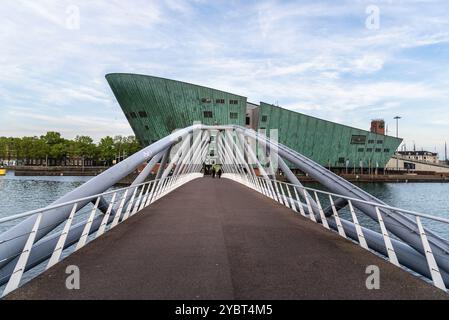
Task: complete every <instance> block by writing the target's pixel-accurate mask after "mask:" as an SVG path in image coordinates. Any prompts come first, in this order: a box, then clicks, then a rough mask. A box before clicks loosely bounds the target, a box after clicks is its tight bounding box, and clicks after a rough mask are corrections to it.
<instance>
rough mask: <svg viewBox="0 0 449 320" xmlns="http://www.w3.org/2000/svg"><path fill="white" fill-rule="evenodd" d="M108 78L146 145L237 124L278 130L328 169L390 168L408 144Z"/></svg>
mask: <svg viewBox="0 0 449 320" xmlns="http://www.w3.org/2000/svg"><path fill="white" fill-rule="evenodd" d="M106 79H107V81H108V83H109V85H110V87H111V89H112V91H113V93H114V95H115V97H116V98H117V100H118V102H119V104H120V107H121V108H122V110H123V112H124V114H125V116H126V118H127V119H128V121H129V123H130V125H131V127H132V129H133V131H134V133H135V135H136V137H137V138H138V140H139V141H140V142H141V144H142V145H149V144H151V143H153V142H154V141H157V140H159V139H161V138H163V137H164V136H166V135H168V134H170V133H171V132H172V131H173V130H175V129H177V128H183V127H186V126H189V125H192V123H193V122H195V121H200V122H201V123H204V124H208V125H215V124H216V125H226V124H236V125H241V126H247V127H250V128H253V129H255V130H261V131H264V132H266V134H267V135H268V136H270V134H273V132H274V133H275V134H277V135H278V139H279V142H281V143H283V144H285V145H286V146H288V147H290V148H292V149H294V150H296V151H298V152H300V153H302V154H303V155H305V156H307V157H309V158H311V159H313V160H314V161H316V162H318V163H319V164H321V165H323V166H326V167H331V168H353V167H357V168H359V167H364V168H368V167H371V168H384V167H385V165H386V163H387V162H388V160H389V159H390V158H391V157H392V155H393V154H394V152H395V151H396V149H397V148H398V146H399V145H400V143H401V142H402V139H398V138H395V137H390V136H386V135H384V134H379V133H375V132H370V131H366V130H362V129H357V128H353V127H349V126H346V125H341V124H338V123H334V122H330V121H326V120H322V119H318V118H315V117H311V116H308V115H305V114H302V113H298V112H294V111H291V110H287V109H284V108H281V107H278V106H274V105H271V104H267V103H264V102H261V103H260V104H259V105H257V104H254V103H249V102H248V101H247V98H246V97H243V96H240V95H236V94H232V93H228V92H224V91H221V90H216V89H212V88H207V87H203V86H198V85H194V84H190V83H185V82H180V81H175V80H170V79H164V78H159V77H153V76H145V75H137V74H123V73H114V74H108V75H106ZM273 130H277V131H273Z"/></svg>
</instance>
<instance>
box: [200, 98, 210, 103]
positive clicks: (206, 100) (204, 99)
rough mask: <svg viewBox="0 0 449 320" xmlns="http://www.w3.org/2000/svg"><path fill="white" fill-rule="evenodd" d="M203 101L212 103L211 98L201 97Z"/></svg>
mask: <svg viewBox="0 0 449 320" xmlns="http://www.w3.org/2000/svg"><path fill="white" fill-rule="evenodd" d="M201 102H202V103H210V102H211V100H210V99H209V98H202V99H201Z"/></svg>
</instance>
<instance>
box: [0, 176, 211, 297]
mask: <svg viewBox="0 0 449 320" xmlns="http://www.w3.org/2000/svg"><path fill="white" fill-rule="evenodd" d="M201 176H202V174H200V173H197V172H189V173H182V174H177V175H169V176H166V177H163V178H161V179H155V180H151V181H147V182H143V183H139V184H134V185H131V186H128V187H125V188H115V189H112V190H109V191H107V192H103V193H101V194H95V195H91V196H88V197H84V198H80V199H75V200H72V201H68V202H65V203H60V204H57V205H52V206H48V207H45V208H41V209H37V210H32V211H28V212H25V213H21V214H16V215H12V216H9V217H6V218H2V219H0V230H1V229H7V228H8V227H10V226H11V225H15V224H17V223H18V221H20V220H21V219H24V218H27V217H31V216H35V217H36V218H35V221H34V224H33V227H32V229H31V230H28V231H27V232H24V233H22V234H20V235H15V237H14V238H17V237H23V238H24V239H26V241H25V245H24V246H23V248H22V250H21V252H20V253H19V254H17V253H16V254H12V255H11V256H9V257H7V258H5V259H3V260H2V261H0V262H14V261H17V262H16V263H12V264H11V265H12V266H13V270H9V271H8V270H6V272H4V273H2V274H0V284H2V283H6V286H4V290H3V293H2V296H5V295H7V294H8V293H10V292H11V291H13V290H15V289H16V288H18V287H19V286H20V285H21V284H23V283H24V282H26V281H28V280H30V279H31V278H33V277H35V276H36V275H38V274H40V273H41V272H43V271H45V270H47V269H48V268H50V267H52V266H53V265H55V264H56V263H58V262H59V261H61V260H62V259H63V258H65V257H67V256H68V255H70V254H72V253H73V252H75V251H77V250H79V249H81V248H82V247H84V246H85V245H86V244H87V243H89V242H90V241H93V240H95V239H96V238H98V237H100V236H102V235H103V234H104V233H106V232H108V231H110V230H111V229H113V228H114V227H116V226H117V225H118V224H119V223H122V222H124V221H125V220H127V219H128V218H129V217H131V216H133V215H135V214H137V213H139V212H140V211H141V210H142V209H144V208H146V207H147V206H149V205H151V204H152V203H154V202H155V201H157V200H158V199H160V198H162V197H164V196H165V195H167V194H168V193H170V192H172V191H173V190H175V189H176V188H178V187H180V186H181V185H183V184H185V183H187V182H189V181H191V180H193V179H196V178H199V177H201ZM86 201H88V202H91V205H90V206H84V204H85V203H86ZM81 206H84V207H83V208H82V209H80V210H77V209H79V207H81ZM61 208H70V210H71V213H70V215H69V217H68V218H67V219H66V220H65V221H64V222H62V223H61V224H60V225H59V226H58V227H57V228H56V229H54V230H53V231H51V232H50V233H49V234H48V235H47V236H46V237H44V238H42V239H40V240H38V241H35V240H36V234H37V232H38V230H43V231H45V229H46V228H49V227H46V226H45V225H43V223H44V222H43V220H42V217H43V215H45V214H53V213H54V212H55V210H54V209H61ZM51 228H52V229H53V226H52V227H51ZM12 240H14V239H4V240H2V241H1V242H0V248H1V247H2V246H6V245H7V244H8V242H9V241H12ZM48 248H51V249H50V250H48ZM42 251H48V252H49V253H50V254H47V255H45V254H42ZM0 288H1V287H0ZM0 292H1V291H0Z"/></svg>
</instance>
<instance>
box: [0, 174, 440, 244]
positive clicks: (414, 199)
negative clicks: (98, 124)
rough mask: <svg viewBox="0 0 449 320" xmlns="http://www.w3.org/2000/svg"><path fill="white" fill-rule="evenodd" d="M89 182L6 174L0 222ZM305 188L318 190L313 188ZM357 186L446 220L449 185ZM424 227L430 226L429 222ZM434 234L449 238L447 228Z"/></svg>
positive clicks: (2, 180)
mask: <svg viewBox="0 0 449 320" xmlns="http://www.w3.org/2000/svg"><path fill="white" fill-rule="evenodd" d="M90 178H91V177H66V176H61V177H16V176H14V173H13V172H8V173H7V175H6V176H3V177H0V218H1V217H6V216H9V215H13V214H17V213H22V212H25V211H28V210H33V209H37V208H41V207H44V206H46V205H49V204H50V203H52V202H53V201H54V200H56V199H58V198H59V197H61V196H63V195H64V194H66V193H67V192H68V191H70V190H73V189H75V188H76V187H78V186H80V185H81V184H83V183H84V182H86V181H87V180H89V179H90ZM306 186H309V187H313V188H315V187H316V188H318V189H319V186H318V185H316V184H310V183H309V184H306ZM358 186H359V187H361V188H362V189H364V190H366V191H368V192H369V193H371V194H373V195H374V196H376V197H377V198H379V199H381V200H383V201H384V202H386V203H387V204H389V205H391V206H394V207H399V208H403V209H409V210H413V211H418V212H422V213H427V214H432V215H438V216H442V217H446V218H449V183H359V184H358ZM324 202H325V201H324ZM424 223H425V225H429V224H430V226H432V222H430V221H425V222H424ZM438 224H439V225H440V227H441V224H440V223H438ZM1 229H2V228H1V226H0V230H1ZM432 229H433V228H432ZM436 230H438V231H443V232H445V233H447V234H446V235H448V236H449V225H446V226H444V227H442V228H436Z"/></svg>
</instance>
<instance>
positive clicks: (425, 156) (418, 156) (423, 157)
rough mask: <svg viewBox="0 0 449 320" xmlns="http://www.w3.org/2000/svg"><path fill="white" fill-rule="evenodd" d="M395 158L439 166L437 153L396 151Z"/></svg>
mask: <svg viewBox="0 0 449 320" xmlns="http://www.w3.org/2000/svg"><path fill="white" fill-rule="evenodd" d="M396 156H397V157H398V158H402V159H408V160H414V161H422V162H429V163H435V164H439V162H440V160H439V159H438V153H434V152H430V151H398V152H396Z"/></svg>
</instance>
